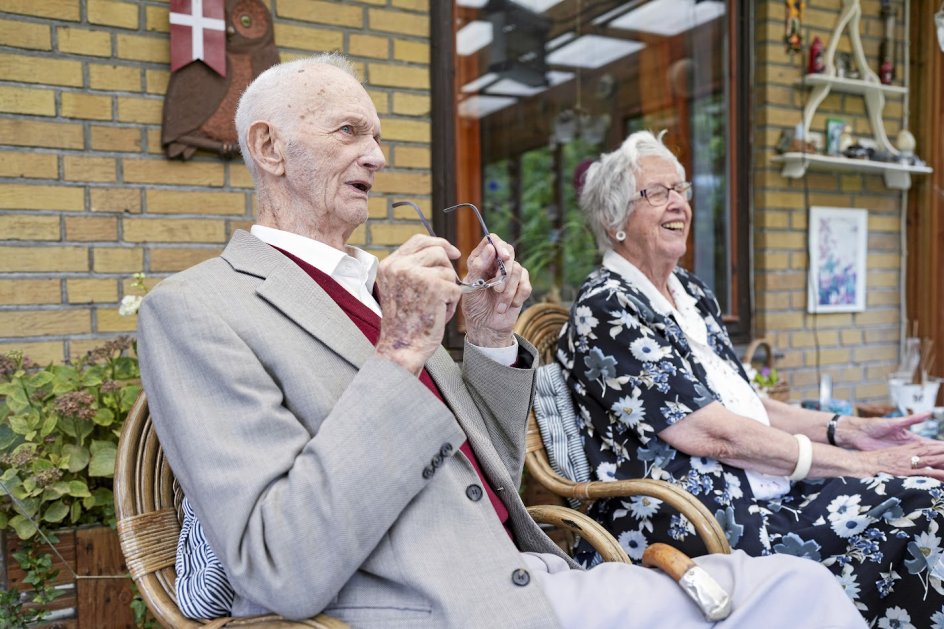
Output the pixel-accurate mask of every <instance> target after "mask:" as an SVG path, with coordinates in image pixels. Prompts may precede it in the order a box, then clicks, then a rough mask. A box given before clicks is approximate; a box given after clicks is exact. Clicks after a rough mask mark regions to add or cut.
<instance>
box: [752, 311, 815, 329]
mask: <svg viewBox="0 0 944 629" xmlns="http://www.w3.org/2000/svg"><path fill="white" fill-rule="evenodd" d="M757 323H758V327H760V328H762V329H765V330H802V329H803V327H804V325H803V314H802V313H799V312H785V313H757Z"/></svg>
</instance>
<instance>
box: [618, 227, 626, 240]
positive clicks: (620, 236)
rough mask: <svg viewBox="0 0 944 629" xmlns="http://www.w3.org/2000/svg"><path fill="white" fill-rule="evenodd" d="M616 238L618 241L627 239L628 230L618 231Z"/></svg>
mask: <svg viewBox="0 0 944 629" xmlns="http://www.w3.org/2000/svg"><path fill="white" fill-rule="evenodd" d="M616 240H617V241H618V242H623V241H624V240H626V232H624V231H623V230H622V229H621V230H619V231H618V232H616Z"/></svg>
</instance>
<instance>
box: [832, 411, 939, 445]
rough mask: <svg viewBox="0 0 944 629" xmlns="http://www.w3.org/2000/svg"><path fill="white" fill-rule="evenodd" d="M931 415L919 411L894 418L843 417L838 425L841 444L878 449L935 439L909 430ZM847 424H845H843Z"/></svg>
mask: <svg viewBox="0 0 944 629" xmlns="http://www.w3.org/2000/svg"><path fill="white" fill-rule="evenodd" d="M930 416H931V414H930V413H917V414H915V415H908V416H907V417H896V418H894V419H889V418H883V417H843V418H842V419H841V420H840V421H839V425H838V427H837V436H838V438H839V445H842V446H846V447H850V448H854V449H856V450H878V449H881V448H891V447H894V446H900V445H903V444H909V443H921V442H925V441H933V440H931V439H927V438H926V437H922V436H920V435H918V434H915V433H913V432H911V431H910V430H908V428H909V427H911V426H914V425H915V424H920V423H921V422H923V421H925V420H926V419H928V418H929V417H930ZM844 423H845V424H846V425H845V426H843V424H844Z"/></svg>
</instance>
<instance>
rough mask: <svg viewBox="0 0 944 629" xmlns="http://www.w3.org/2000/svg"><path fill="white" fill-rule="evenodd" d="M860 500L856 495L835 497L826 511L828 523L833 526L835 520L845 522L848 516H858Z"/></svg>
mask: <svg viewBox="0 0 944 629" xmlns="http://www.w3.org/2000/svg"><path fill="white" fill-rule="evenodd" d="M861 499H862V497H861V496H859V495H858V494H855V495H852V496H836V497H835V498H834V499H833V501H832V502H830V503H829V506H828V507H826V510H827V511H829V521H830V522H832V523H833V524H835V522H836V521H837V520H846V519H848V518H849V517H850V516H855V515H858V514H859V501H860V500H861Z"/></svg>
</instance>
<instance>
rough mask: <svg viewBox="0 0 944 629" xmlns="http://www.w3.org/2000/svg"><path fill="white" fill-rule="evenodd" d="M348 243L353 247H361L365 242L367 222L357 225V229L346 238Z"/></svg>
mask: <svg viewBox="0 0 944 629" xmlns="http://www.w3.org/2000/svg"><path fill="white" fill-rule="evenodd" d="M347 243H348V244H349V245H354V246H355V247H363V246H364V245H366V244H367V224H366V223H363V224H361V225H358V227H357V229H355V230H354V231H353V232H351V235H350V237H349V238H348V239H347Z"/></svg>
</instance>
